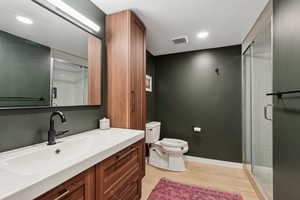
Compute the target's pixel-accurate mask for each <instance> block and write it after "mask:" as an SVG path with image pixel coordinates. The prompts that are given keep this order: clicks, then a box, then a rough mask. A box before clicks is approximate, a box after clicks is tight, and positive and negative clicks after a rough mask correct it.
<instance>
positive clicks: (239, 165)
mask: <svg viewBox="0 0 300 200" xmlns="http://www.w3.org/2000/svg"><path fill="white" fill-rule="evenodd" d="M185 159H186V160H189V161H193V162H197V163H205V164H210V165H218V166H222V167H229V168H239V169H242V168H243V164H242V163H236V162H228V161H223V160H214V159H207V158H201V157H195V156H185Z"/></svg>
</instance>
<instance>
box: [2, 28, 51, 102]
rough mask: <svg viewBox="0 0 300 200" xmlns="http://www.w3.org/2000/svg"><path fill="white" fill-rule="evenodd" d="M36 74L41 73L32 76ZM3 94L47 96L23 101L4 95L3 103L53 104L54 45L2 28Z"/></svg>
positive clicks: (10, 95)
mask: <svg viewBox="0 0 300 200" xmlns="http://www.w3.org/2000/svg"><path fill="white" fill-rule="evenodd" d="M33 74H38V76H34V78H32V75H33ZM33 88H34V89H33ZM0 97H27V98H28V97H34V98H40V97H43V98H44V99H45V100H44V101H24V100H23V101H20V99H11V100H7V99H6V100H4V99H2V98H1V99H0V107H17V106H49V105H50V48H49V47H46V46H43V45H40V44H37V43H35V42H32V41H29V40H25V39H23V38H20V37H17V36H14V35H12V34H9V33H6V32H3V31H0Z"/></svg>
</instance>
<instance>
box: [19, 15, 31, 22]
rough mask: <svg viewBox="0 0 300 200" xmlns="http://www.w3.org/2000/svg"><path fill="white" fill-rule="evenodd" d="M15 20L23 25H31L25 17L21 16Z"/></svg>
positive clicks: (29, 20)
mask: <svg viewBox="0 0 300 200" xmlns="http://www.w3.org/2000/svg"><path fill="white" fill-rule="evenodd" d="M16 19H17V20H18V21H19V22H22V23H24V24H33V21H32V20H31V19H29V18H27V17H23V16H19V15H18V16H16Z"/></svg>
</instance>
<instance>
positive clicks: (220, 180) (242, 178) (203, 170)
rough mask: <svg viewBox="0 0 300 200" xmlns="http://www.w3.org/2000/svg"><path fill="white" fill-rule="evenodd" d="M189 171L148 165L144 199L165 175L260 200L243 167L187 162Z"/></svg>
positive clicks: (252, 199) (184, 181)
mask: <svg viewBox="0 0 300 200" xmlns="http://www.w3.org/2000/svg"><path fill="white" fill-rule="evenodd" d="M186 167H187V171H185V172H176V173H175V172H169V171H165V170H161V169H158V168H154V167H152V166H149V165H147V166H146V176H145V178H144V179H143V194H142V200H146V199H147V197H148V196H149V194H150V192H151V191H152V189H153V188H154V187H155V185H156V184H157V183H158V182H159V180H160V179H161V178H163V177H165V178H168V179H170V180H173V181H177V182H180V183H186V184H193V185H198V186H202V187H208V188H212V189H217V190H222V191H226V192H234V193H238V194H241V195H242V196H243V198H244V200H258V197H257V196H256V193H255V191H254V189H253V187H252V186H251V183H250V182H249V180H248V178H247V175H246V173H245V172H244V170H242V169H234V168H225V167H221V166H215V165H208V164H200V163H195V162H191V161H187V162H186Z"/></svg>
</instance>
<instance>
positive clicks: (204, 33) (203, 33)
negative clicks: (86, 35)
mask: <svg viewBox="0 0 300 200" xmlns="http://www.w3.org/2000/svg"><path fill="white" fill-rule="evenodd" d="M208 35H209V33H208V32H206V31H204V32H200V33H198V34H197V37H198V38H200V39H204V38H207V37H208Z"/></svg>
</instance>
